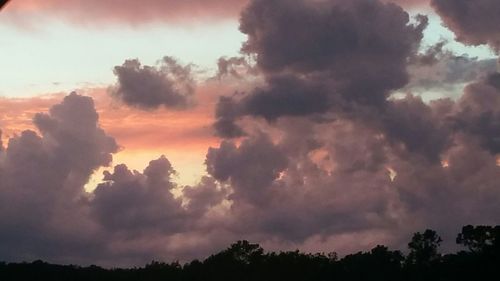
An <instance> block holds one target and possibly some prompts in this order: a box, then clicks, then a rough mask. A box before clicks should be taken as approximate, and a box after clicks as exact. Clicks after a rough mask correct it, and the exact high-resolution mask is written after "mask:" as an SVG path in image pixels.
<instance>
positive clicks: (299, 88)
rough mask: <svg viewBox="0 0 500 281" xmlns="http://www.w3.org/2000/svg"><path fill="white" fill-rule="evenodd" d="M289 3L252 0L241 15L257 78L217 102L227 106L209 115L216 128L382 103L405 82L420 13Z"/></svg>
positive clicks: (378, 6)
mask: <svg viewBox="0 0 500 281" xmlns="http://www.w3.org/2000/svg"><path fill="white" fill-rule="evenodd" d="M292 2H293V3H292ZM292 2H290V1H283V0H272V1H260V0H255V1H251V2H250V4H249V6H248V7H247V8H246V9H245V10H244V11H243V12H242V17H241V23H240V30H241V31H242V32H243V33H245V34H246V35H247V38H248V39H247V41H246V42H245V43H244V44H243V47H242V51H243V52H244V53H246V54H247V55H250V56H252V57H255V61H256V66H257V68H258V69H259V70H260V71H261V72H262V74H263V75H264V77H265V83H264V85H263V86H260V87H256V88H255V89H254V90H253V91H250V92H249V93H248V94H247V95H246V96H244V97H243V98H241V99H240V100H234V99H233V102H232V103H231V104H225V105H224V108H228V107H229V105H231V106H232V109H231V110H225V111H226V112H231V116H229V117H228V116H225V115H224V114H218V115H217V118H218V123H222V124H225V126H224V127H229V128H231V127H233V126H235V122H234V121H236V120H237V119H238V118H239V117H243V116H260V117H264V118H265V119H267V120H275V119H277V118H279V117H281V116H307V115H311V114H321V113H325V112H327V111H330V110H332V111H335V112H337V113H342V112H343V111H348V110H352V109H353V108H354V107H356V106H357V105H362V106H372V107H383V106H384V104H385V103H386V98H387V97H388V96H389V94H390V91H391V90H395V89H398V88H400V87H403V86H404V85H405V84H406V83H407V82H408V80H409V77H408V73H407V71H406V67H407V62H408V60H409V59H410V58H412V57H414V56H415V55H416V51H417V49H418V47H419V44H420V40H421V39H422V30H423V29H424V28H425V26H426V24H427V19H426V18H425V17H423V16H418V17H417V19H416V23H414V24H412V23H410V17H409V15H408V14H407V13H406V12H404V11H403V10H402V9H401V8H400V7H398V6H396V5H394V4H382V3H380V2H378V1H369V0H356V1H349V2H345V1H304V0H294V1H292ZM230 121H232V122H230ZM219 126H220V125H219ZM232 131H234V129H233V130H232ZM219 134H220V135H221V136H226V137H227V136H229V137H230V136H238V135H237V134H224V133H223V132H219Z"/></svg>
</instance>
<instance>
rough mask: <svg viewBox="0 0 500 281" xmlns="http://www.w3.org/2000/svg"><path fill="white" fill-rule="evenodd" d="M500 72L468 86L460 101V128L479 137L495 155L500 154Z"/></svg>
mask: <svg viewBox="0 0 500 281" xmlns="http://www.w3.org/2000/svg"><path fill="white" fill-rule="evenodd" d="M499 81H500V74H498V73H497V74H492V75H490V76H489V77H488V78H487V79H485V80H484V81H480V82H477V83H472V84H470V85H468V86H467V87H466V88H465V91H464V95H463V96H462V97H461V98H460V100H459V101H458V113H457V115H456V127H457V129H458V130H460V131H464V132H465V133H467V134H470V135H474V136H476V137H478V138H479V140H480V143H481V144H482V145H483V146H484V147H485V148H486V149H488V150H489V151H490V152H491V153H493V154H498V153H500V87H499V84H500V83H499Z"/></svg>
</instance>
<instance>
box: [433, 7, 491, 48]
mask: <svg viewBox="0 0 500 281" xmlns="http://www.w3.org/2000/svg"><path fill="white" fill-rule="evenodd" d="M431 5H432V7H433V8H434V9H435V10H436V12H437V13H438V14H439V15H440V16H441V18H442V19H443V21H444V23H445V24H446V26H447V27H448V28H450V29H451V30H452V31H453V32H455V35H456V39H457V40H458V41H460V42H463V43H465V44H470V45H482V44H488V45H490V47H491V48H492V49H494V50H495V51H497V52H498V51H500V31H499V30H498V26H499V25H500V19H499V17H498V14H499V13H500V3H499V2H498V1H496V0H477V1H467V0H432V1H431Z"/></svg>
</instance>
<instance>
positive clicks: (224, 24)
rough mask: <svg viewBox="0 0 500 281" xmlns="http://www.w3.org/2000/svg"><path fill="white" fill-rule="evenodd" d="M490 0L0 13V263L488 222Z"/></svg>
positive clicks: (169, 256) (131, 259) (496, 128)
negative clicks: (244, 240) (243, 240)
mask: <svg viewBox="0 0 500 281" xmlns="http://www.w3.org/2000/svg"><path fill="white" fill-rule="evenodd" d="M498 15H500V1H498V0H474V1H472V0H428V1H426V0H385V1H383V0H191V1H176V0H144V1H136V0H121V1H118V0H109V1H101V0H45V1H36V0H11V1H9V2H8V3H7V5H5V6H4V7H3V8H2V10H1V11H0V70H1V73H0V130H1V134H0V260H5V261H23V260H24V261H31V260H34V259H43V260H47V261H50V262H57V263H77V264H91V263H94V264H100V265H104V266H130V265H141V264H144V263H146V262H149V261H151V260H153V259H157V260H158V259H160V260H166V261H172V260H181V261H187V260H190V259H193V258H203V257H206V256H207V255H208V254H211V253H213V252H216V251H218V250H221V249H223V248H225V247H226V246H227V245H229V244H230V243H232V242H234V241H236V240H241V239H247V240H250V241H252V242H258V243H260V244H261V245H263V246H264V247H265V248H267V249H271V250H290V249H301V250H303V251H308V252H316V251H323V252H331V251H336V252H338V253H339V254H341V255H342V254H346V253H350V252H354V251H359V250H367V249H370V248H372V247H373V246H375V245H377V244H385V245H388V246H390V247H391V248H396V249H402V250H404V249H405V247H406V243H407V241H408V240H409V238H410V237H411V235H412V233H414V232H416V231H421V230H424V229H426V228H432V229H435V230H437V231H438V233H439V234H441V236H442V237H443V239H444V241H445V243H444V244H443V246H444V250H451V249H453V244H454V238H455V237H454V235H455V234H456V233H457V232H459V230H460V228H461V227H462V226H463V225H466V224H499V223H500V215H499V214H500V183H499V182H500V73H499V70H500V69H499V63H498V53H499V52H500V17H499V16H498Z"/></svg>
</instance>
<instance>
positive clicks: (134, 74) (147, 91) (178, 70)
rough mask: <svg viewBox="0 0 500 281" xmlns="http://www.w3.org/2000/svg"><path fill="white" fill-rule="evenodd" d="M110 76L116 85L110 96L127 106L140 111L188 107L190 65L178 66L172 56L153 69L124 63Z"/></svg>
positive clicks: (191, 80) (133, 62) (191, 85)
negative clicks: (140, 109) (113, 76)
mask: <svg viewBox="0 0 500 281" xmlns="http://www.w3.org/2000/svg"><path fill="white" fill-rule="evenodd" d="M114 73H115V75H116V76H117V78H118V83H117V85H116V86H115V87H114V88H112V89H111V95H112V96H114V97H116V98H117V99H119V100H121V101H123V102H124V103H125V104H127V105H130V106H134V107H138V108H142V109H156V108H158V107H160V106H165V107H169V108H186V107H188V106H190V105H192V102H193V101H192V96H193V94H194V91H195V81H194V78H193V76H192V73H191V65H186V66H182V65H180V64H179V63H178V62H177V61H176V60H175V59H174V58H172V57H164V58H163V59H162V60H161V61H160V62H159V65H158V66H157V67H154V66H147V65H146V66H142V65H141V63H140V62H139V60H137V59H133V60H126V61H125V62H124V63H123V65H121V66H115V68H114Z"/></svg>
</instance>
